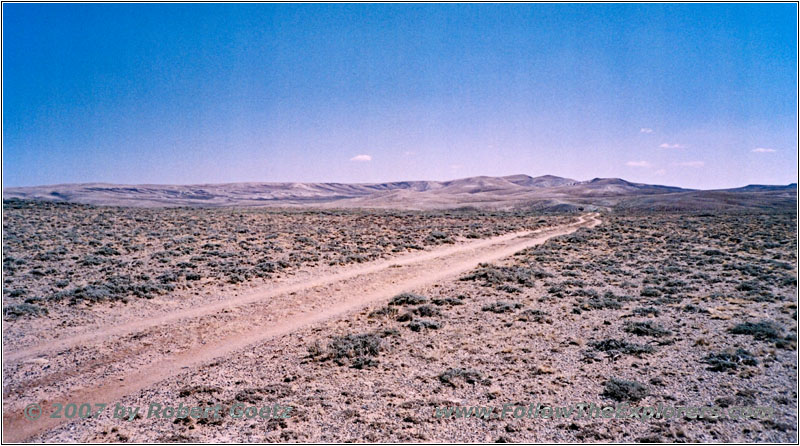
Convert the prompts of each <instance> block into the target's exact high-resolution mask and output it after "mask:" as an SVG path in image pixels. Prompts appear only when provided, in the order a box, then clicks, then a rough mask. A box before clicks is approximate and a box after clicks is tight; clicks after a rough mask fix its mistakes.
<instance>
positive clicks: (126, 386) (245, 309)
mask: <svg viewBox="0 0 800 446" xmlns="http://www.w3.org/2000/svg"><path fill="white" fill-rule="evenodd" d="M598 224H600V220H599V219H598V217H597V215H594V214H590V215H588V216H584V217H581V218H580V219H579V221H578V222H577V223H574V224H570V225H565V226H560V227H554V228H548V229H544V230H539V231H534V232H526V233H512V234H506V235H503V236H499V237H495V238H492V239H486V240H480V241H476V242H471V243H465V244H459V245H456V246H452V247H447V248H443V249H437V250H432V251H428V252H424V253H415V254H411V255H407V256H403V257H399V258H395V259H392V260H389V261H379V262H373V263H370V264H365V265H360V266H357V267H352V268H346V269H343V271H341V272H338V273H333V274H330V275H326V276H320V277H316V278H313V279H311V280H303V281H298V282H296V283H287V284H282V285H276V286H272V287H270V288H266V289H259V290H254V291H253V292H248V293H247V294H244V295H241V296H236V297H230V298H227V299H224V300H220V301H217V302H212V303H208V304H205V305H201V306H197V307H194V308H187V309H183V310H179V311H175V312H171V313H167V314H163V315H159V316H157V317H147V318H137V319H131V320H129V321H127V322H124V323H121V324H117V323H115V324H113V325H104V326H93V327H90V328H88V329H87V330H85V331H83V332H78V333H76V334H73V335H70V336H69V337H68V338H64V339H59V340H57V341H55V342H47V343H42V344H38V345H30V346H25V347H22V348H18V349H16V350H11V351H7V352H5V361H4V364H3V367H4V376H5V382H4V383H3V384H4V388H3V394H4V406H3V428H4V429H3V430H4V434H3V440H4V441H24V440H26V439H28V438H30V437H31V436H34V435H36V434H40V433H43V432H46V431H47V430H48V429H51V428H53V427H55V426H57V425H59V424H61V423H62V422H64V421H67V420H62V419H53V418H49V417H47V416H42V417H41V418H39V419H38V420H37V421H35V422H34V421H29V420H27V419H26V418H24V417H23V414H22V410H23V408H24V407H25V406H26V405H28V404H31V403H38V404H41V406H42V407H43V408H44V413H45V414H49V413H51V410H50V407H49V403H50V402H53V401H55V402H62V403H63V402H76V403H83V402H90V403H113V402H114V401H115V400H117V399H119V398H121V397H123V396H126V395H129V394H132V393H134V392H137V391H139V390H141V389H144V388H146V387H148V386H152V385H153V384H156V383H158V382H159V381H161V380H164V379H166V378H168V377H170V376H172V375H174V374H176V373H179V372H181V371H182V370H185V369H187V368H192V367H197V366H198V365H200V364H202V363H204V362H208V361H211V360H213V359H214V358H220V357H225V356H226V355H228V354H230V353H232V352H234V351H237V350H241V349H243V348H246V347H247V346H249V345H252V344H256V343H261V342H264V341H265V340H268V339H270V338H273V337H276V336H279V335H282V334H286V333H289V332H292V331H294V330H297V329H298V328H301V327H304V326H307V325H309V324H312V323H317V322H321V321H324V320H327V319H330V318H334V317H337V316H342V315H344V314H347V313H349V312H352V311H356V310H358V309H360V308H363V307H364V306H365V305H368V304H370V303H374V302H377V301H380V300H383V299H389V298H390V297H392V296H393V295H395V294H397V293H399V292H402V291H407V290H411V289H414V288H416V287H421V286H425V285H429V284H432V283H435V282H438V281H442V280H444V279H447V278H450V277H453V276H457V275H459V274H462V273H464V272H466V271H468V270H470V269H472V268H473V267H475V266H476V265H477V264H478V263H483V262H492V261H496V260H498V259H501V258H503V257H507V256H510V255H512V254H514V253H515V252H517V251H520V250H523V249H525V248H528V247H530V246H534V245H537V244H540V243H543V242H544V241H546V240H547V239H549V238H551V237H555V236H558V235H564V234H568V233H571V232H573V231H575V230H577V229H578V228H579V227H581V226H589V227H593V226H596V225H598Z"/></svg>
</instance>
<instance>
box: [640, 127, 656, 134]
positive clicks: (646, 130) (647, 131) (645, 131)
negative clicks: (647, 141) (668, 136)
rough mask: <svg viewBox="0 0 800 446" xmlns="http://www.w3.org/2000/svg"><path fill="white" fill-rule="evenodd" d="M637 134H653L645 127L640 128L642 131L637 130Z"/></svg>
mask: <svg viewBox="0 0 800 446" xmlns="http://www.w3.org/2000/svg"><path fill="white" fill-rule="evenodd" d="M639 133H653V129H649V128H647V127H642V129H641V130H639Z"/></svg>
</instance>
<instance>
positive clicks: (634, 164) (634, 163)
mask: <svg viewBox="0 0 800 446" xmlns="http://www.w3.org/2000/svg"><path fill="white" fill-rule="evenodd" d="M625 165H626V166H628V167H653V165H652V164H650V163H649V162H647V161H628V162H627V163H625Z"/></svg>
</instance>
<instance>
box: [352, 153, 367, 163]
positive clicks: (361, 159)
mask: <svg viewBox="0 0 800 446" xmlns="http://www.w3.org/2000/svg"><path fill="white" fill-rule="evenodd" d="M350 161H359V162H366V161H372V156H370V155H356V156H354V157H352V158H350Z"/></svg>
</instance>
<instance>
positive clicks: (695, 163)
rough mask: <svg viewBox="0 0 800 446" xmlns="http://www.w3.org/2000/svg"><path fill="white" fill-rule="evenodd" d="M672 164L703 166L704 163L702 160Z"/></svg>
mask: <svg viewBox="0 0 800 446" xmlns="http://www.w3.org/2000/svg"><path fill="white" fill-rule="evenodd" d="M673 165H674V166H681V167H703V166H705V165H706V163H705V162H703V161H684V162H682V163H675V164H673Z"/></svg>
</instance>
